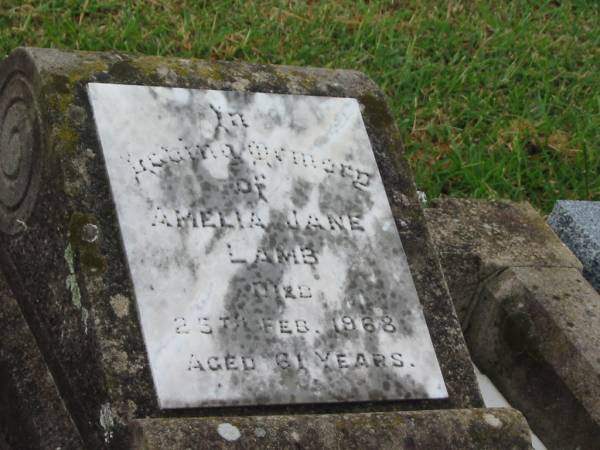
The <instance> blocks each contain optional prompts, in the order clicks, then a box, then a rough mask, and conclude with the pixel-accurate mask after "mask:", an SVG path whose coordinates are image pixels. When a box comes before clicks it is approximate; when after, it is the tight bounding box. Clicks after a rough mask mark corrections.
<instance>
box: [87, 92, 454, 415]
mask: <svg viewBox="0 0 600 450" xmlns="http://www.w3.org/2000/svg"><path fill="white" fill-rule="evenodd" d="M88 92H89V97H90V101H91V105H92V108H93V112H94V117H95V121H96V125H97V130H98V135H99V138H100V142H101V146H102V150H103V154H104V159H105V161H106V167H107V171H108V176H109V181H110V186H111V190H112V194H113V198H114V201H115V206H116V210H117V215H118V220H119V224H120V229H121V233H122V237H123V243H124V247H125V252H126V255H127V260H128V264H129V268H130V271H131V278H132V281H133V286H134V290H135V297H136V301H137V307H138V311H139V315H140V321H141V325H142V331H143V336H144V340H145V344H146V347H147V351H148V357H149V360H150V366H151V372H152V376H153V380H154V384H155V388H156V392H157V396H158V401H159V404H160V407H161V408H188V407H202V406H219V405H257V404H282V403H312V402H349V401H366V400H396V399H426V398H427V399H429V398H446V397H447V392H446V387H445V384H444V380H443V378H442V375H441V371H440V368H439V365H438V361H437V358H436V355H435V352H434V350H433V346H432V343H431V339H430V336H429V331H428V329H427V325H426V323H425V320H424V318H423V313H422V308H421V305H420V303H419V299H418V297H417V293H416V290H415V287H414V284H413V279H412V277H411V274H410V271H409V268H408V264H407V261H406V256H405V253H404V250H403V248H402V243H401V242H400V238H399V235H398V231H397V229H396V224H395V222H394V219H393V217H392V212H391V210H390V206H389V202H388V199H387V197H386V193H385V191H384V187H383V182H382V179H381V176H380V174H379V171H378V168H377V164H376V162H375V157H374V155H373V151H372V149H371V145H370V142H369V138H368V136H367V132H366V129H365V126H364V124H363V121H362V116H361V113H360V107H359V104H358V102H357V101H356V100H355V99H352V98H330V97H311V96H300V95H279V94H263V93H247V92H226V91H215V90H193V89H179V88H163V87H149V86H127V85H116V84H99V83H91V84H89V85H88Z"/></svg>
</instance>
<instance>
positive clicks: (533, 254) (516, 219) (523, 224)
mask: <svg viewBox="0 0 600 450" xmlns="http://www.w3.org/2000/svg"><path fill="white" fill-rule="evenodd" d="M425 215H426V218H427V223H428V224H429V227H430V230H431V234H432V237H433V240H434V242H435V245H436V247H437V250H438V253H439V255H440V260H441V262H442V267H443V270H444V274H445V276H446V281H447V283H448V287H449V289H450V294H451V296H452V299H453V301H454V306H455V308H456V312H457V314H458V316H459V319H460V320H461V323H462V324H463V328H465V326H466V325H467V323H468V320H469V311H470V308H471V307H472V305H473V302H474V301H476V299H477V292H478V289H479V287H480V285H481V283H482V282H483V281H484V280H486V279H487V278H490V277H492V276H494V275H496V274H497V273H499V272H501V271H502V270H504V269H505V268H507V267H572V268H576V269H581V263H580V262H579V261H578V260H577V258H576V257H575V256H574V255H573V254H572V253H571V252H570V251H569V249H568V248H567V247H566V246H565V245H564V244H563V243H562V242H561V241H560V239H558V238H557V237H556V235H555V234H554V233H553V232H552V230H551V229H550V228H549V227H548V226H547V225H546V223H545V222H544V219H543V218H542V216H541V215H540V214H539V213H538V212H536V211H535V210H534V209H533V208H532V207H531V205H529V204H528V203H514V202H509V201H485V200H474V199H453V198H446V199H441V200H435V201H433V202H431V207H429V208H426V209H425Z"/></svg>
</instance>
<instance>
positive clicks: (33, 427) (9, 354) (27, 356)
mask: <svg viewBox="0 0 600 450" xmlns="http://www.w3.org/2000/svg"><path fill="white" fill-rule="evenodd" d="M0 324H1V326H0V386H1V388H0V418H1V420H2V422H3V427H2V428H3V429H2V434H0V449H2V450H3V449H9V448H11V447H12V448H15V449H20V448H27V449H37V448H40V449H46V448H47V449H53V450H54V449H58V448H60V449H61V450H68V449H82V448H84V446H83V443H82V441H81V438H80V436H79V433H78V431H77V429H76V428H75V426H74V424H73V421H72V420H71V416H70V415H69V413H68V412H67V410H66V408H65V405H64V403H63V401H62V399H61V397H60V395H59V393H58V390H57V389H56V385H55V384H54V379H53V378H52V375H51V374H50V372H49V371H48V368H47V366H46V363H45V361H44V359H43V357H42V355H41V353H40V350H39V348H38V346H37V343H36V342H35V339H34V337H33V335H32V334H31V331H30V329H29V326H28V325H27V323H26V322H25V319H24V318H23V315H22V314H21V310H20V308H19V305H18V304H17V302H16V300H15V299H14V297H13V296H12V294H11V292H10V290H9V288H8V287H7V285H6V281H5V280H4V277H3V276H2V275H0Z"/></svg>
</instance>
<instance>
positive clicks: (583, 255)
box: [548, 200, 600, 292]
mask: <svg viewBox="0 0 600 450" xmlns="http://www.w3.org/2000/svg"><path fill="white" fill-rule="evenodd" d="M548 224H549V225H550V226H551V227H552V229H553V230H554V232H555V233H556V234H557V235H558V236H559V237H560V238H561V239H562V241H563V242H564V243H565V244H566V245H567V247H569V248H570V249H571V251H572V252H573V253H574V254H575V255H576V256H577V257H578V258H579V259H580V260H581V262H582V263H583V276H584V277H585V278H586V279H587V280H588V281H589V282H590V283H591V284H592V286H594V287H595V288H596V290H597V291H598V292H600V202H590V201H573V200H559V201H558V202H556V205H554V209H553V210H552V214H550V217H548Z"/></svg>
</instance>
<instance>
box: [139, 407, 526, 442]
mask: <svg viewBox="0 0 600 450" xmlns="http://www.w3.org/2000/svg"><path fill="white" fill-rule="evenodd" d="M130 430H131V434H132V449H133V450H150V449H152V450H163V449H164V450H167V449H169V450H179V449H181V450H183V449H189V448H193V449H201V448H210V449H218V448H303V449H319V450H320V449H324V448H325V449H334V448H360V449H388V448H389V449H391V448H393V449H407V450H408V449H428V450H429V449H442V448H443V449H448V450H452V449H460V450H468V449H477V450H485V449H515V450H516V449H530V448H531V441H530V437H529V428H528V426H527V422H526V421H525V419H524V417H523V416H522V415H521V413H519V412H518V411H516V410H514V409H508V408H494V409H463V410H435V411H418V412H397V413H370V414H331V415H313V416H308V415H299V416H253V417H205V418H179V419H138V420H135V421H133V423H132V425H131V427H130Z"/></svg>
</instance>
